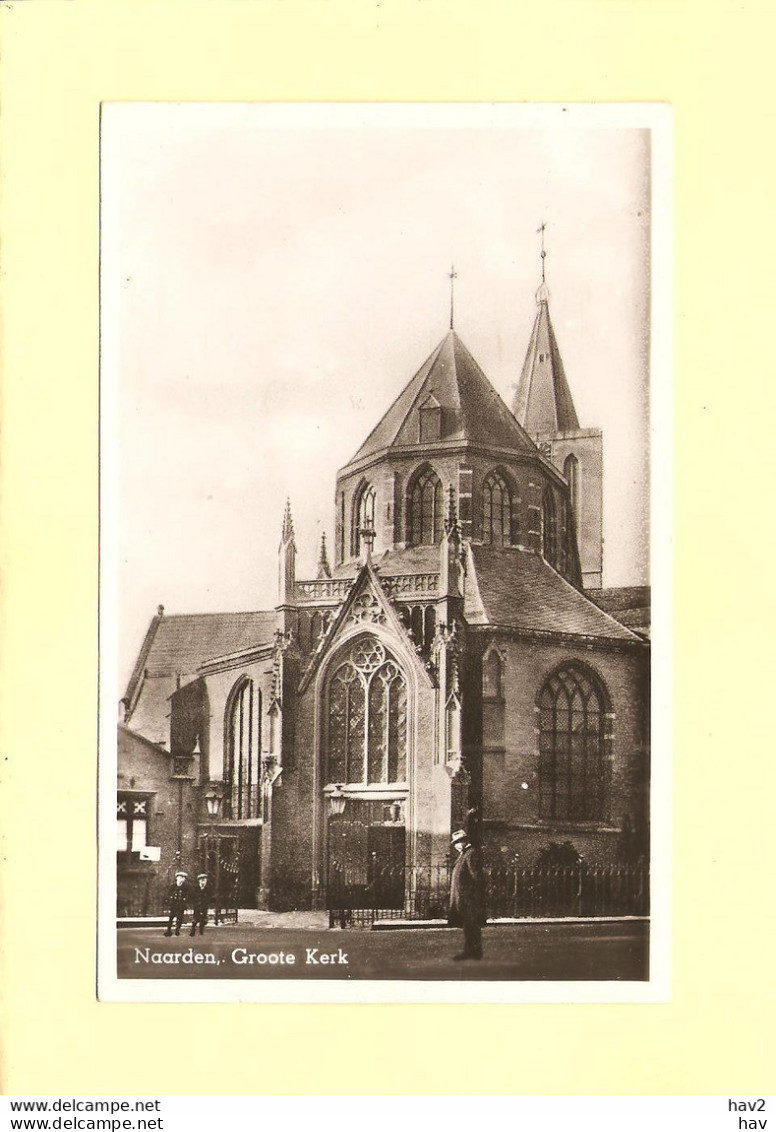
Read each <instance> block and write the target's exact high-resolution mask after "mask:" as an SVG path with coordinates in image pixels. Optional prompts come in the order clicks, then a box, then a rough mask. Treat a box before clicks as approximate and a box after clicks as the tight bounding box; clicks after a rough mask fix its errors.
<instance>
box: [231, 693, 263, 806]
mask: <svg viewBox="0 0 776 1132" xmlns="http://www.w3.org/2000/svg"><path fill="white" fill-rule="evenodd" d="M226 731H227V734H226V767H225V774H224V780H225V786H226V790H225V800H226V811H227V812H226V816H227V817H230V818H233V819H239V818H255V817H258V814H259V809H258V806H259V772H258V767H259V756H260V752H259V743H260V736H261V693H260V692H259V693H258V695H257V694H255V692H254V687H253V681H252V680H243V681H242V683H241V684H239V685H238V687H237V688H236V690H235V691H234V692H233V693H232V696H231V698H230V700H229V705H228V707H227V728H226Z"/></svg>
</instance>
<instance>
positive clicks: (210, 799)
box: [205, 787, 221, 818]
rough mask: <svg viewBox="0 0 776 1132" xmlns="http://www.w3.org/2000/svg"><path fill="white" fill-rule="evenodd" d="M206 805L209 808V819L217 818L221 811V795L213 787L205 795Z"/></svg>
mask: <svg viewBox="0 0 776 1132" xmlns="http://www.w3.org/2000/svg"><path fill="white" fill-rule="evenodd" d="M205 805H206V806H207V812H208V817H211V818H217V817H218V812H219V810H220V809H221V795H220V794H219V793H218V791H217V790H214V789H213V788H212V787H211V788H210V790H208V792H207V794H206V795H205Z"/></svg>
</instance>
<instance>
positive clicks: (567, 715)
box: [538, 663, 607, 821]
mask: <svg viewBox="0 0 776 1132" xmlns="http://www.w3.org/2000/svg"><path fill="white" fill-rule="evenodd" d="M606 700H607V697H606V691H605V689H604V688H603V686H602V685H601V682H600V681H599V680H598V678H597V677H596V676H595V675H594V674H593V673H592V672H590V671H589V670H588V669H586V668H585V667H584V666H582V665H580V664H576V663H574V664H569V665H566V666H565V667H564V668H561V669H559V670H558V671H557V672H554V673H553V675H552V676H551V677H550V678H549V679H548V680H547V682H546V683H545V685H544V687H543V688H542V691H541V693H540V696H539V700H538V707H539V815H540V817H546V818H561V819H571V820H577V821H593V820H596V819H601V818H603V817H604V815H605V805H606V742H607V732H606V724H607V715H606Z"/></svg>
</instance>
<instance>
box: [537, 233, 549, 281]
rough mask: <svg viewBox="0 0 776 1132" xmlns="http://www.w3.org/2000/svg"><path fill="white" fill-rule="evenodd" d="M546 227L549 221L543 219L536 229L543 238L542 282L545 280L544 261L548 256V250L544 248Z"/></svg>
mask: <svg viewBox="0 0 776 1132" xmlns="http://www.w3.org/2000/svg"><path fill="white" fill-rule="evenodd" d="M546 227H547V221H546V220H542V223H541V225H540V227H538V228H537V229H536V232H537V235H541V238H542V283H544V281H545V280H544V261H545V259H546V258H547V252H546V251H545V250H544V230H545V228H546Z"/></svg>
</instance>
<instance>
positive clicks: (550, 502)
mask: <svg viewBox="0 0 776 1132" xmlns="http://www.w3.org/2000/svg"><path fill="white" fill-rule="evenodd" d="M542 553H543V554H544V557H545V558H546V559H547V561H548V562H551V563H552V565H553V566H555V565H556V563H557V558H558V521H557V515H556V512H555V496H554V495H553V493H552V489H551V488H549V487H548V488H545V491H544V497H543V499H542Z"/></svg>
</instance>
